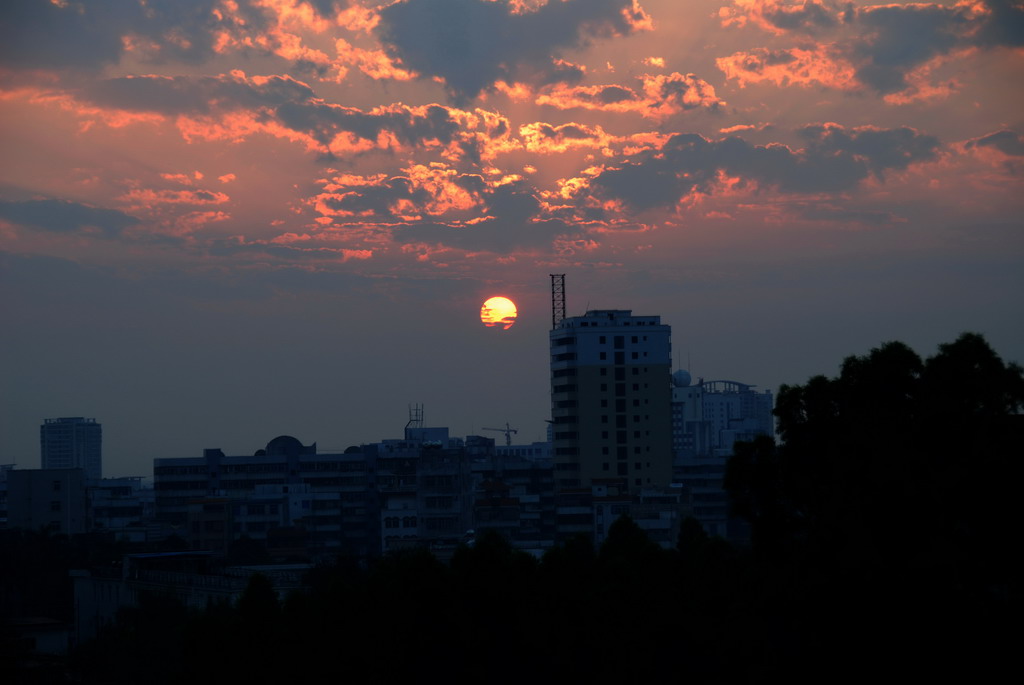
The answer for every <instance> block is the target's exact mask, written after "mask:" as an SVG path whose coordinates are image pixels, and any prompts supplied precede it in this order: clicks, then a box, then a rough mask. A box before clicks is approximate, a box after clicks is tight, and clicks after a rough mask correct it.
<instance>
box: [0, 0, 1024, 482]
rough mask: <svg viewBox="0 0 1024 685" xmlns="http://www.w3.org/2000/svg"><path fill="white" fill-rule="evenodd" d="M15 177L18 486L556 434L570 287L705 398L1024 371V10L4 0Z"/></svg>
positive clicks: (6, 329) (11, 251)
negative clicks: (28, 471)
mask: <svg viewBox="0 0 1024 685" xmlns="http://www.w3.org/2000/svg"><path fill="white" fill-rule="evenodd" d="M0 159H2V164H0V321H2V323H0V354H2V358H3V364H2V371H0V374H2V375H0V384H2V387H0V397H2V404H0V464H2V463H17V464H18V466H19V467H20V468H37V467H38V465H39V446H38V445H39V424H40V423H41V422H42V419H44V418H50V417H58V416H85V417H90V418H96V419H97V420H98V421H100V422H101V423H102V424H103V427H104V462H105V468H104V471H105V475H151V473H152V459H153V458H155V457H184V456H201V454H202V449H203V448H206V447H220V448H222V449H224V450H225V451H226V452H228V453H235V454H250V453H252V452H253V451H254V450H256V449H258V448H260V447H263V446H264V444H265V443H266V442H267V441H269V440H270V439H271V438H273V437H275V436H277V435H280V434H290V435H294V436H295V437H297V438H299V439H300V440H301V441H303V442H304V443H310V442H314V441H315V442H317V443H318V445H319V448H320V450H321V451H328V450H341V449H344V448H345V447H347V446H349V445H352V444H359V443H364V442H374V441H377V440H380V439H382V438H390V437H400V436H401V433H402V428H403V426H404V425H405V422H406V420H407V418H408V405H409V404H410V403H422V404H423V405H424V409H425V420H426V421H425V422H426V423H427V424H428V425H447V426H449V427H450V428H451V430H452V432H453V434H454V435H466V434H468V433H480V432H481V429H482V428H483V427H500V426H504V425H505V422H506V421H507V422H509V423H510V424H511V425H512V426H513V427H515V428H518V429H519V433H518V435H517V436H516V438H517V439H518V440H520V441H523V442H528V441H532V440H540V439H543V437H544V431H545V419H546V418H548V415H549V397H548V394H549V386H548V367H547V360H548V351H547V344H548V341H547V331H548V329H549V328H550V326H551V297H550V278H549V274H552V273H565V274H566V292H567V303H568V310H569V311H568V313H569V314H570V315H574V314H582V313H583V312H584V311H585V310H586V309H587V308H600V309H611V308H620V309H632V310H633V312H634V313H635V314H641V315H650V314H657V315H660V316H661V317H662V321H663V323H667V324H669V325H671V326H672V332H673V338H672V342H673V351H674V355H675V357H676V361H677V362H678V364H679V365H681V366H682V367H686V366H687V365H689V368H690V369H691V371H692V373H693V375H694V377H703V378H705V379H709V380H710V379H722V378H727V379H732V380H738V381H742V382H746V383H752V384H756V385H757V386H758V387H759V388H767V389H771V390H772V391H776V390H777V389H778V386H779V385H780V384H782V383H802V382H804V381H805V380H806V379H807V378H808V377H809V376H811V375H814V374H817V373H826V374H830V375H831V374H834V373H836V371H837V369H838V365H839V363H840V361H841V360H842V358H843V357H844V356H846V355H849V354H854V353H857V354H861V353H865V352H867V351H868V350H869V349H870V348H871V347H873V346H876V345H878V344H880V343H882V342H884V341H887V340H902V341H904V342H906V343H908V344H910V345H911V346H913V347H914V348H915V349H917V350H918V351H919V352H920V353H922V354H925V355H927V354H931V353H933V352H934V351H935V348H936V346H937V345H938V344H940V343H942V342H948V341H951V340H952V339H953V338H955V337H956V335H957V334H958V333H960V332H962V331H964V330H974V331H978V332H980V333H982V334H984V335H985V336H986V337H987V338H988V340H989V342H990V343H991V344H992V345H993V347H994V348H995V349H996V350H997V352H999V353H1000V354H1001V355H1002V356H1003V357H1004V358H1005V359H1008V360H1015V361H1018V362H1024V183H1022V180H1024V3H1022V2H1021V1H1020V0H962V1H955V0H948V1H939V2H930V3H900V2H895V3H887V4H881V3H874V2H865V1H855V2H834V1H832V0H820V1H808V2H788V1H777V0H731V1H721V0H718V1H712V0H689V1H687V2H680V1H679V0H642V2H641V1H638V0H566V1H562V0H493V1H491V0H404V1H399V2H390V1H384V2H376V1H374V0H350V1H346V0H335V1H332V0H315V1H306V2H297V1H295V0H145V1H143V0H104V1H103V2H99V1H96V2H86V1H82V0H79V1H76V0H53V1H48V0H4V2H2V3H0ZM492 295H504V296H507V297H509V298H511V299H512V300H514V301H515V302H516V304H517V305H518V308H519V317H518V319H517V323H516V324H515V325H514V326H512V327H511V328H510V329H508V330H502V329H501V328H500V327H495V328H487V327H484V326H483V325H482V324H481V322H480V318H479V314H480V307H481V304H482V303H483V301H484V300H485V299H487V298H488V297H490V296H492ZM483 434H485V435H489V436H490V437H494V438H496V439H498V440H503V439H504V438H503V436H501V434H499V433H493V432H485V433H483Z"/></svg>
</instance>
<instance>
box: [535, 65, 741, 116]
mask: <svg viewBox="0 0 1024 685" xmlns="http://www.w3.org/2000/svg"><path fill="white" fill-rule="evenodd" d="M637 81H639V84H638V85H639V90H634V89H632V88H629V87H626V86H621V85H615V84H611V85H598V86H565V85H556V86H553V87H549V88H547V89H545V91H544V92H543V93H541V94H540V95H538V97H537V99H536V103H537V104H538V105H549V106H551V107H555V108H557V109H586V110H592V111H600V112H619V113H625V112H633V113H636V114H640V115H641V116H644V117H648V118H651V119H657V120H661V119H665V118H667V117H669V116H672V115H674V114H678V113H679V112H683V111H689V110H693V109H705V110H710V111H716V110H718V109H719V108H720V107H722V106H724V105H725V101H724V100H720V99H719V98H718V97H717V96H716V95H715V89H714V87H713V86H712V85H711V84H710V83H708V82H707V81H704V80H703V79H700V78H697V77H696V76H694V75H693V74H680V73H678V72H673V73H671V74H668V75H663V74H659V75H653V76H652V75H650V74H644V75H643V76H640V77H638V78H637Z"/></svg>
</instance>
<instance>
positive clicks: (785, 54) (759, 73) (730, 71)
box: [715, 46, 859, 90]
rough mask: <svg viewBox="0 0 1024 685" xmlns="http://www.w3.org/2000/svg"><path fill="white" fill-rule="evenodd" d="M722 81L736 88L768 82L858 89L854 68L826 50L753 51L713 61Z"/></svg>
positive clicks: (831, 50)
mask: <svg viewBox="0 0 1024 685" xmlns="http://www.w3.org/2000/svg"><path fill="white" fill-rule="evenodd" d="M715 62H716V64H717V65H718V68H719V69H721V70H722V72H724V73H725V77H726V78H728V79H733V80H735V81H737V82H738V84H739V85H740V87H744V86H747V85H749V84H751V83H758V82H761V81H768V82H770V83H774V84H775V85H777V86H791V85H794V86H795V85H799V86H812V85H819V86H826V87H829V88H835V89H838V90H853V89H856V88H857V87H859V84H858V82H857V81H856V78H855V76H856V75H855V70H854V68H853V67H852V66H851V65H850V64H848V63H846V62H845V61H843V60H842V58H841V57H839V56H837V55H835V54H834V51H833V49H832V48H830V47H828V46H814V47H812V48H810V49H807V48H779V49H769V48H754V49H752V50H747V51H744V52H737V53H734V54H732V55H729V56H727V57H719V58H718V59H716V60H715Z"/></svg>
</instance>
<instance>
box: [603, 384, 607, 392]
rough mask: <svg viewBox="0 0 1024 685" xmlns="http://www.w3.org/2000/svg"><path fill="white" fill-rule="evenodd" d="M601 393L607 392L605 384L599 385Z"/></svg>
mask: <svg viewBox="0 0 1024 685" xmlns="http://www.w3.org/2000/svg"><path fill="white" fill-rule="evenodd" d="M601 392H608V384H607V383H602V384H601Z"/></svg>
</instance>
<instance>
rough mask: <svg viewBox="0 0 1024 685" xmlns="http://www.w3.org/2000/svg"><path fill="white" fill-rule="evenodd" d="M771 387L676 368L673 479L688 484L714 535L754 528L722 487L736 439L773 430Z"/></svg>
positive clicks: (733, 536)
mask: <svg viewBox="0 0 1024 685" xmlns="http://www.w3.org/2000/svg"><path fill="white" fill-rule="evenodd" d="M773 434H774V423H773V419H772V393H771V392H770V391H767V390H766V391H764V392H757V391H756V390H754V386H753V385H748V384H746V383H738V382H736V381H704V380H703V379H699V380H698V381H697V382H696V383H693V382H692V378H691V377H690V373H689V372H688V371H683V370H680V371H676V372H675V373H674V374H672V450H673V453H674V459H673V480H674V481H675V482H676V483H678V484H681V485H682V486H684V494H685V497H686V498H687V499H688V502H689V506H690V511H691V513H692V515H693V517H694V518H696V519H697V520H698V521H700V523H701V525H702V526H703V527H704V530H705V531H706V532H707V533H708V534H709V535H717V536H720V537H722V538H726V539H728V540H731V541H733V542H743V541H744V540H745V539H746V537H747V536H748V534H749V531H748V528H747V526H746V525H745V524H743V523H742V522H741V521H739V520H737V519H735V518H734V517H732V516H731V515H730V511H729V497H728V494H727V493H726V492H725V489H724V488H723V480H724V478H725V469H726V465H727V463H728V459H729V457H730V456H732V451H733V445H734V444H735V443H736V442H738V441H750V440H753V439H754V438H755V437H757V436H759V435H769V436H770V435H773Z"/></svg>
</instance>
